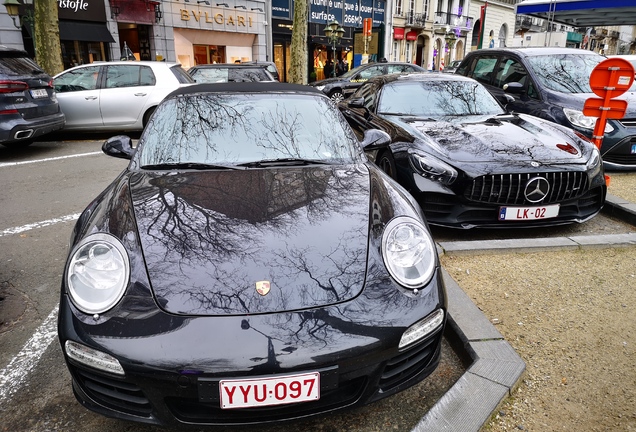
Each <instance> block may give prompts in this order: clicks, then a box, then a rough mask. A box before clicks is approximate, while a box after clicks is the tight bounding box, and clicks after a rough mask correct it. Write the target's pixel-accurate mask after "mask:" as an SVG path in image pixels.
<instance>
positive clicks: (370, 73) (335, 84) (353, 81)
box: [309, 62, 426, 103]
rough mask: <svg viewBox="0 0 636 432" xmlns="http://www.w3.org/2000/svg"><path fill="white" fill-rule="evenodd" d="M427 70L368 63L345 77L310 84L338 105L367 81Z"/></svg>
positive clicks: (402, 65) (412, 66)
mask: <svg viewBox="0 0 636 432" xmlns="http://www.w3.org/2000/svg"><path fill="white" fill-rule="evenodd" d="M425 71H426V69H424V68H423V67H420V66H418V65H414V64H411V63H400V62H381V63H367V64H363V65H360V66H358V67H356V68H353V69H351V70H349V71H348V72H345V73H344V74H343V75H340V76H339V77H335V78H326V79H323V80H320V81H314V82H312V83H309V85H310V86H312V87H316V88H317V89H318V90H321V91H322V92H323V93H324V94H326V95H327V96H329V97H330V98H331V99H332V100H333V101H334V102H336V103H338V102H340V101H342V100H343V99H346V98H348V97H349V96H351V95H352V94H353V92H355V91H356V90H357V89H358V87H360V86H361V85H362V83H364V82H365V81H366V80H368V79H369V78H371V77H374V76H378V75H386V74H394V73H408V72H425Z"/></svg>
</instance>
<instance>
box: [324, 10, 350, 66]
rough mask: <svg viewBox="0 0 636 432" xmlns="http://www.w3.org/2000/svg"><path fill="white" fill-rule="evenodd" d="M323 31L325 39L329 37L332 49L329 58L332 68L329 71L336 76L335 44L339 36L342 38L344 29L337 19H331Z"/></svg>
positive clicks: (338, 40)
mask: <svg viewBox="0 0 636 432" xmlns="http://www.w3.org/2000/svg"><path fill="white" fill-rule="evenodd" d="M324 32H325V36H327V39H329V43H331V49H332V50H333V56H332V57H331V58H332V60H333V62H334V64H333V70H332V72H331V73H332V75H333V76H334V77H335V76H336V44H337V43H338V42H340V38H342V36H343V35H344V33H345V30H344V29H343V28H342V26H341V25H340V23H339V22H338V20H333V21H331V22H330V23H329V24H327V27H325V30H324Z"/></svg>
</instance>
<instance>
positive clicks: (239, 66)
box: [188, 63, 276, 83]
mask: <svg viewBox="0 0 636 432" xmlns="http://www.w3.org/2000/svg"><path fill="white" fill-rule="evenodd" d="M188 73H189V74H190V76H191V77H192V78H193V79H194V80H195V81H196V82H198V83H223V82H258V81H269V82H272V81H276V79H275V78H274V77H273V76H272V74H271V73H269V71H268V70H267V65H264V64H245V63H214V64H201V65H196V66H193V67H191V68H190V69H188Z"/></svg>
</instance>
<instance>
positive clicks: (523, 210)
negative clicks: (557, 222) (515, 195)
mask: <svg viewBox="0 0 636 432" xmlns="http://www.w3.org/2000/svg"><path fill="white" fill-rule="evenodd" d="M559 207H560V205H559V204H553V205H547V206H543V207H500V208H499V220H501V221H503V220H516V221H519V220H537V219H549V218H553V217H557V216H558V215H559Z"/></svg>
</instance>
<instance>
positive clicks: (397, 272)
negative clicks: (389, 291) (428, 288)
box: [382, 217, 437, 289]
mask: <svg viewBox="0 0 636 432" xmlns="http://www.w3.org/2000/svg"><path fill="white" fill-rule="evenodd" d="M436 253H437V252H436V250H435V245H434V244H433V239H432V238H431V236H430V235H429V233H428V231H427V230H426V228H425V227H424V225H422V224H421V223H420V222H418V221H417V220H415V219H411V218H408V217H397V218H395V219H393V220H391V221H390V222H389V223H388V224H387V226H386V227H385V229H384V233H383V235H382V256H383V258H384V264H385V265H386V267H387V269H388V270H389V273H390V274H391V276H392V277H393V279H395V280H396V281H397V282H398V283H399V284H400V285H403V286H405V287H407V288H412V289H415V288H420V287H422V286H423V285H425V284H427V283H428V282H429V281H430V280H431V278H432V277H433V273H434V271H435V265H436Z"/></svg>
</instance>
